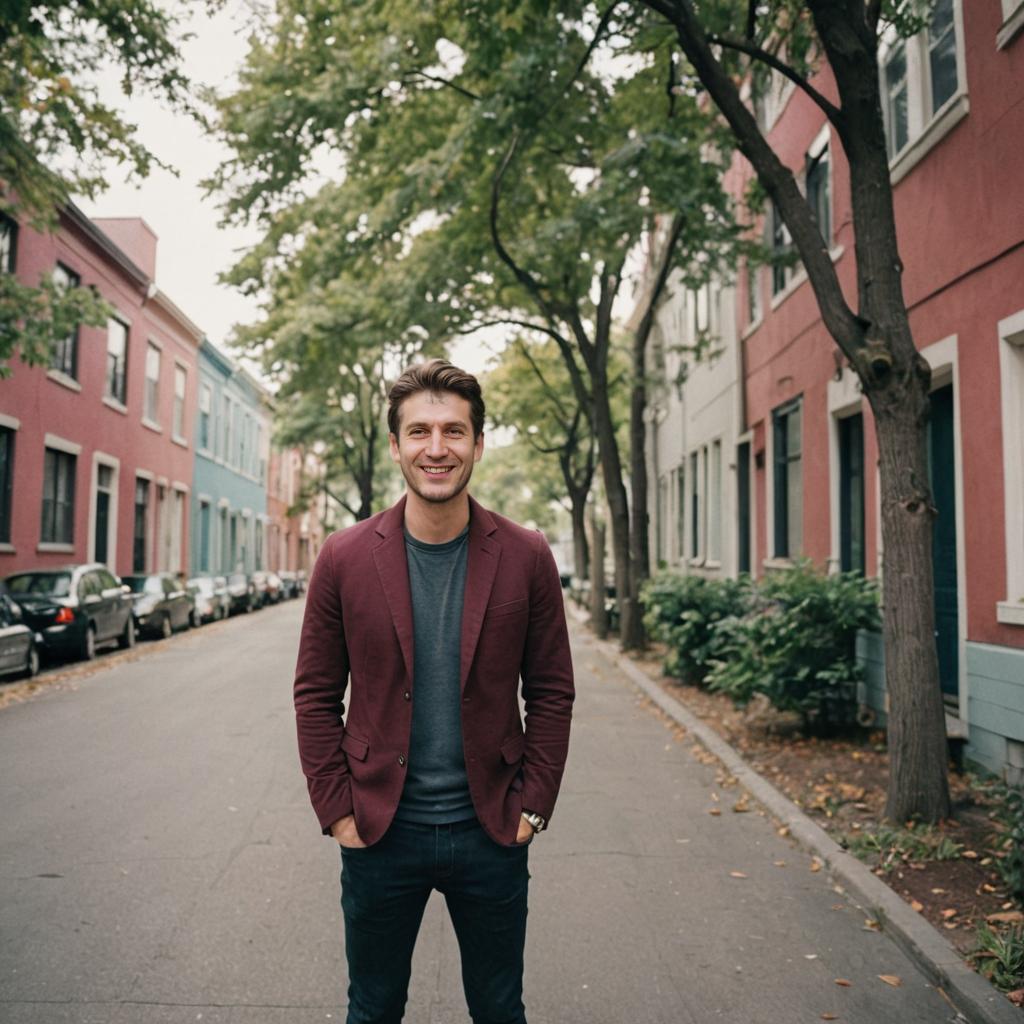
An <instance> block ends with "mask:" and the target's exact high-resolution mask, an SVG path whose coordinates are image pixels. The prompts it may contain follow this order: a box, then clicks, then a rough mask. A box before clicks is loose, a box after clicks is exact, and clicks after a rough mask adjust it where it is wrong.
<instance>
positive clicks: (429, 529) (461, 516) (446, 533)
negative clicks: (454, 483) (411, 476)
mask: <svg viewBox="0 0 1024 1024" xmlns="http://www.w3.org/2000/svg"><path fill="white" fill-rule="evenodd" d="M468 522H469V495H468V494H467V493H466V492H465V491H462V492H461V493H460V494H458V495H456V496H455V497H454V498H452V500H451V501H444V502H437V503H435V502H431V501H424V500H423V499H422V498H420V497H419V495H417V494H414V493H413V492H412V491H409V492H408V495H407V497H406V502H405V528H406V529H407V530H408V531H409V533H410V534H412V536H413V537H414V538H415V539H416V540H418V541H422V542H423V543H424V544H445V543H447V542H448V541H450V540H454V539H455V538H456V537H458V535H459V534H460V533H462V531H463V530H464V529H465V528H466V524H467V523H468Z"/></svg>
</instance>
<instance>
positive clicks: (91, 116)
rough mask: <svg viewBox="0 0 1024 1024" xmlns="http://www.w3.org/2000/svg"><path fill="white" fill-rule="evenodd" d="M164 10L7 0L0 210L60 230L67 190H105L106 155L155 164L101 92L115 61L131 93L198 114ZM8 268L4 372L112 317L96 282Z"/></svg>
mask: <svg viewBox="0 0 1024 1024" xmlns="http://www.w3.org/2000/svg"><path fill="white" fill-rule="evenodd" d="M219 2H220V0H208V5H209V6H215V5H216V3H219ZM164 8H165V5H163V4H160V3H158V2H156V0H96V2H92V3H88V4H77V3H76V4H69V3H63V2H59V0H42V2H40V0H5V2H4V4H3V5H2V11H0V214H4V215H8V216H10V217H12V218H14V219H15V220H18V221H24V222H26V223H28V224H30V225H31V226H33V227H34V228H36V229H39V230H53V229H54V228H55V226H56V224H57V219H58V216H59V213H60V211H61V209H63V207H64V205H65V204H66V203H67V202H68V201H69V199H70V198H71V196H73V195H84V196H87V197H89V198H93V197H95V196H96V195H98V194H99V193H100V192H102V191H103V189H104V187H105V183H106V172H107V167H108V164H109V162H110V161H114V162H116V163H117V164H119V165H123V166H127V168H128V169H129V170H130V171H131V172H132V173H135V174H138V175H140V176H144V175H145V174H146V173H147V172H148V171H149V169H150V167H151V166H152V165H153V164H154V163H155V162H158V161H157V160H156V157H155V156H154V155H153V154H152V153H151V152H150V151H149V150H148V149H146V147H145V146H143V145H142V144H141V143H140V142H139V140H138V138H137V135H136V127H135V125H133V124H131V123H129V122H128V121H126V120H125V119H124V118H123V117H122V116H121V115H120V114H119V113H118V112H117V111H116V110H114V109H112V108H111V107H109V106H107V105H106V104H105V103H103V102H102V101H101V99H100V98H99V91H98V88H97V85H96V77H97V76H98V74H99V73H100V72H102V71H103V70H105V69H107V68H109V67H110V66H111V64H112V63H113V64H114V65H115V66H116V67H117V68H118V69H119V71H120V73H121V91H122V92H123V93H124V95H125V96H129V95H131V94H132V93H133V92H134V91H135V90H137V89H142V90H148V91H150V92H153V93H155V94H157V95H160V96H162V97H163V98H164V99H165V100H166V101H167V102H169V103H171V104H173V105H174V106H175V107H176V108H178V109H182V110H188V111H190V112H192V113H195V109H194V107H193V106H192V105H191V101H190V98H189V85H188V80H187V78H186V77H185V74H184V72H183V70H182V67H181V64H182V55H181V51H180V40H179V38H178V37H177V34H176V33H177V28H178V19H177V18H176V17H174V16H173V15H171V14H169V13H168V12H167V11H166V10H165V9H164ZM0 226H2V225H0ZM2 269H6V268H2ZM2 269H0V372H9V370H8V368H7V366H6V364H7V363H8V361H9V360H10V358H11V356H12V354H13V353H14V351H15V350H17V351H18V354H19V356H20V357H21V358H22V359H23V360H25V361H26V362H29V363H38V362H40V361H43V360H45V359H47V358H48V357H49V354H50V350H51V348H52V345H53V343H54V342H55V341H56V340H58V339H60V338H63V337H66V336H67V334H68V331H69V329H70V328H71V326H72V325H74V324H75V323H79V322H85V323H88V324H90V325H93V326H96V325H99V324H102V323H104V322H105V321H106V316H107V307H106V305H105V304H104V303H103V302H101V301H100V300H99V299H98V297H97V296H96V295H94V294H93V293H92V292H91V291H90V290H88V289H85V288H74V289H69V290H64V289H63V288H61V287H60V286H59V285H58V284H57V283H55V282H54V281H53V279H52V277H51V276H50V275H47V276H45V277H44V278H43V280H42V281H40V282H38V283H29V284H25V283H21V282H18V281H16V280H15V279H14V278H13V276H12V275H9V274H6V273H3V272H2Z"/></svg>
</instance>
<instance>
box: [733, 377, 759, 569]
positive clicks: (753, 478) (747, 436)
mask: <svg viewBox="0 0 1024 1024" xmlns="http://www.w3.org/2000/svg"><path fill="white" fill-rule="evenodd" d="M742 386H743V385H742V383H741V384H740V387H742ZM737 404H738V403H737ZM744 443H746V444H749V445H750V459H749V460H748V462H749V464H748V467H747V476H748V479H747V493H748V494H749V495H750V523H749V525H748V529H749V530H750V575H751V576H752V577H753V576H755V575H756V569H757V452H756V451H755V450H754V431H753V430H745V431H741V432H739V433H737V435H736V440H735V441H734V442H733V455H734V458H735V453H736V449H738V448H739V446H740V445H741V444H744ZM735 465H736V467H737V473H736V478H737V480H738V479H739V473H738V465H739V464H738V462H737V463H735ZM731 509H732V522H733V523H734V524H735V530H734V531H733V533H734V534H735V538H736V541H738V540H739V535H740V531H739V488H738V487H737V488H734V489H733V500H732V502H731ZM736 541H734V542H733V547H734V550H735V558H734V560H733V571H732V573H731V575H733V576H735V575H736V566H738V565H739V548H738V546H737V545H736Z"/></svg>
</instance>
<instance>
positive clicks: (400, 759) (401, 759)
mask: <svg viewBox="0 0 1024 1024" xmlns="http://www.w3.org/2000/svg"><path fill="white" fill-rule="evenodd" d="M398 763H399V764H401V765H404V764H405V754H399V755H398Z"/></svg>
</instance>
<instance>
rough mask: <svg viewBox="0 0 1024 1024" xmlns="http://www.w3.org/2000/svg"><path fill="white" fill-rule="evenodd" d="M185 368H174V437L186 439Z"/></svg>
mask: <svg viewBox="0 0 1024 1024" xmlns="http://www.w3.org/2000/svg"><path fill="white" fill-rule="evenodd" d="M185 383H186V377H185V367H184V366H175V367H174V436H175V437H177V438H179V439H184V437H185Z"/></svg>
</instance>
